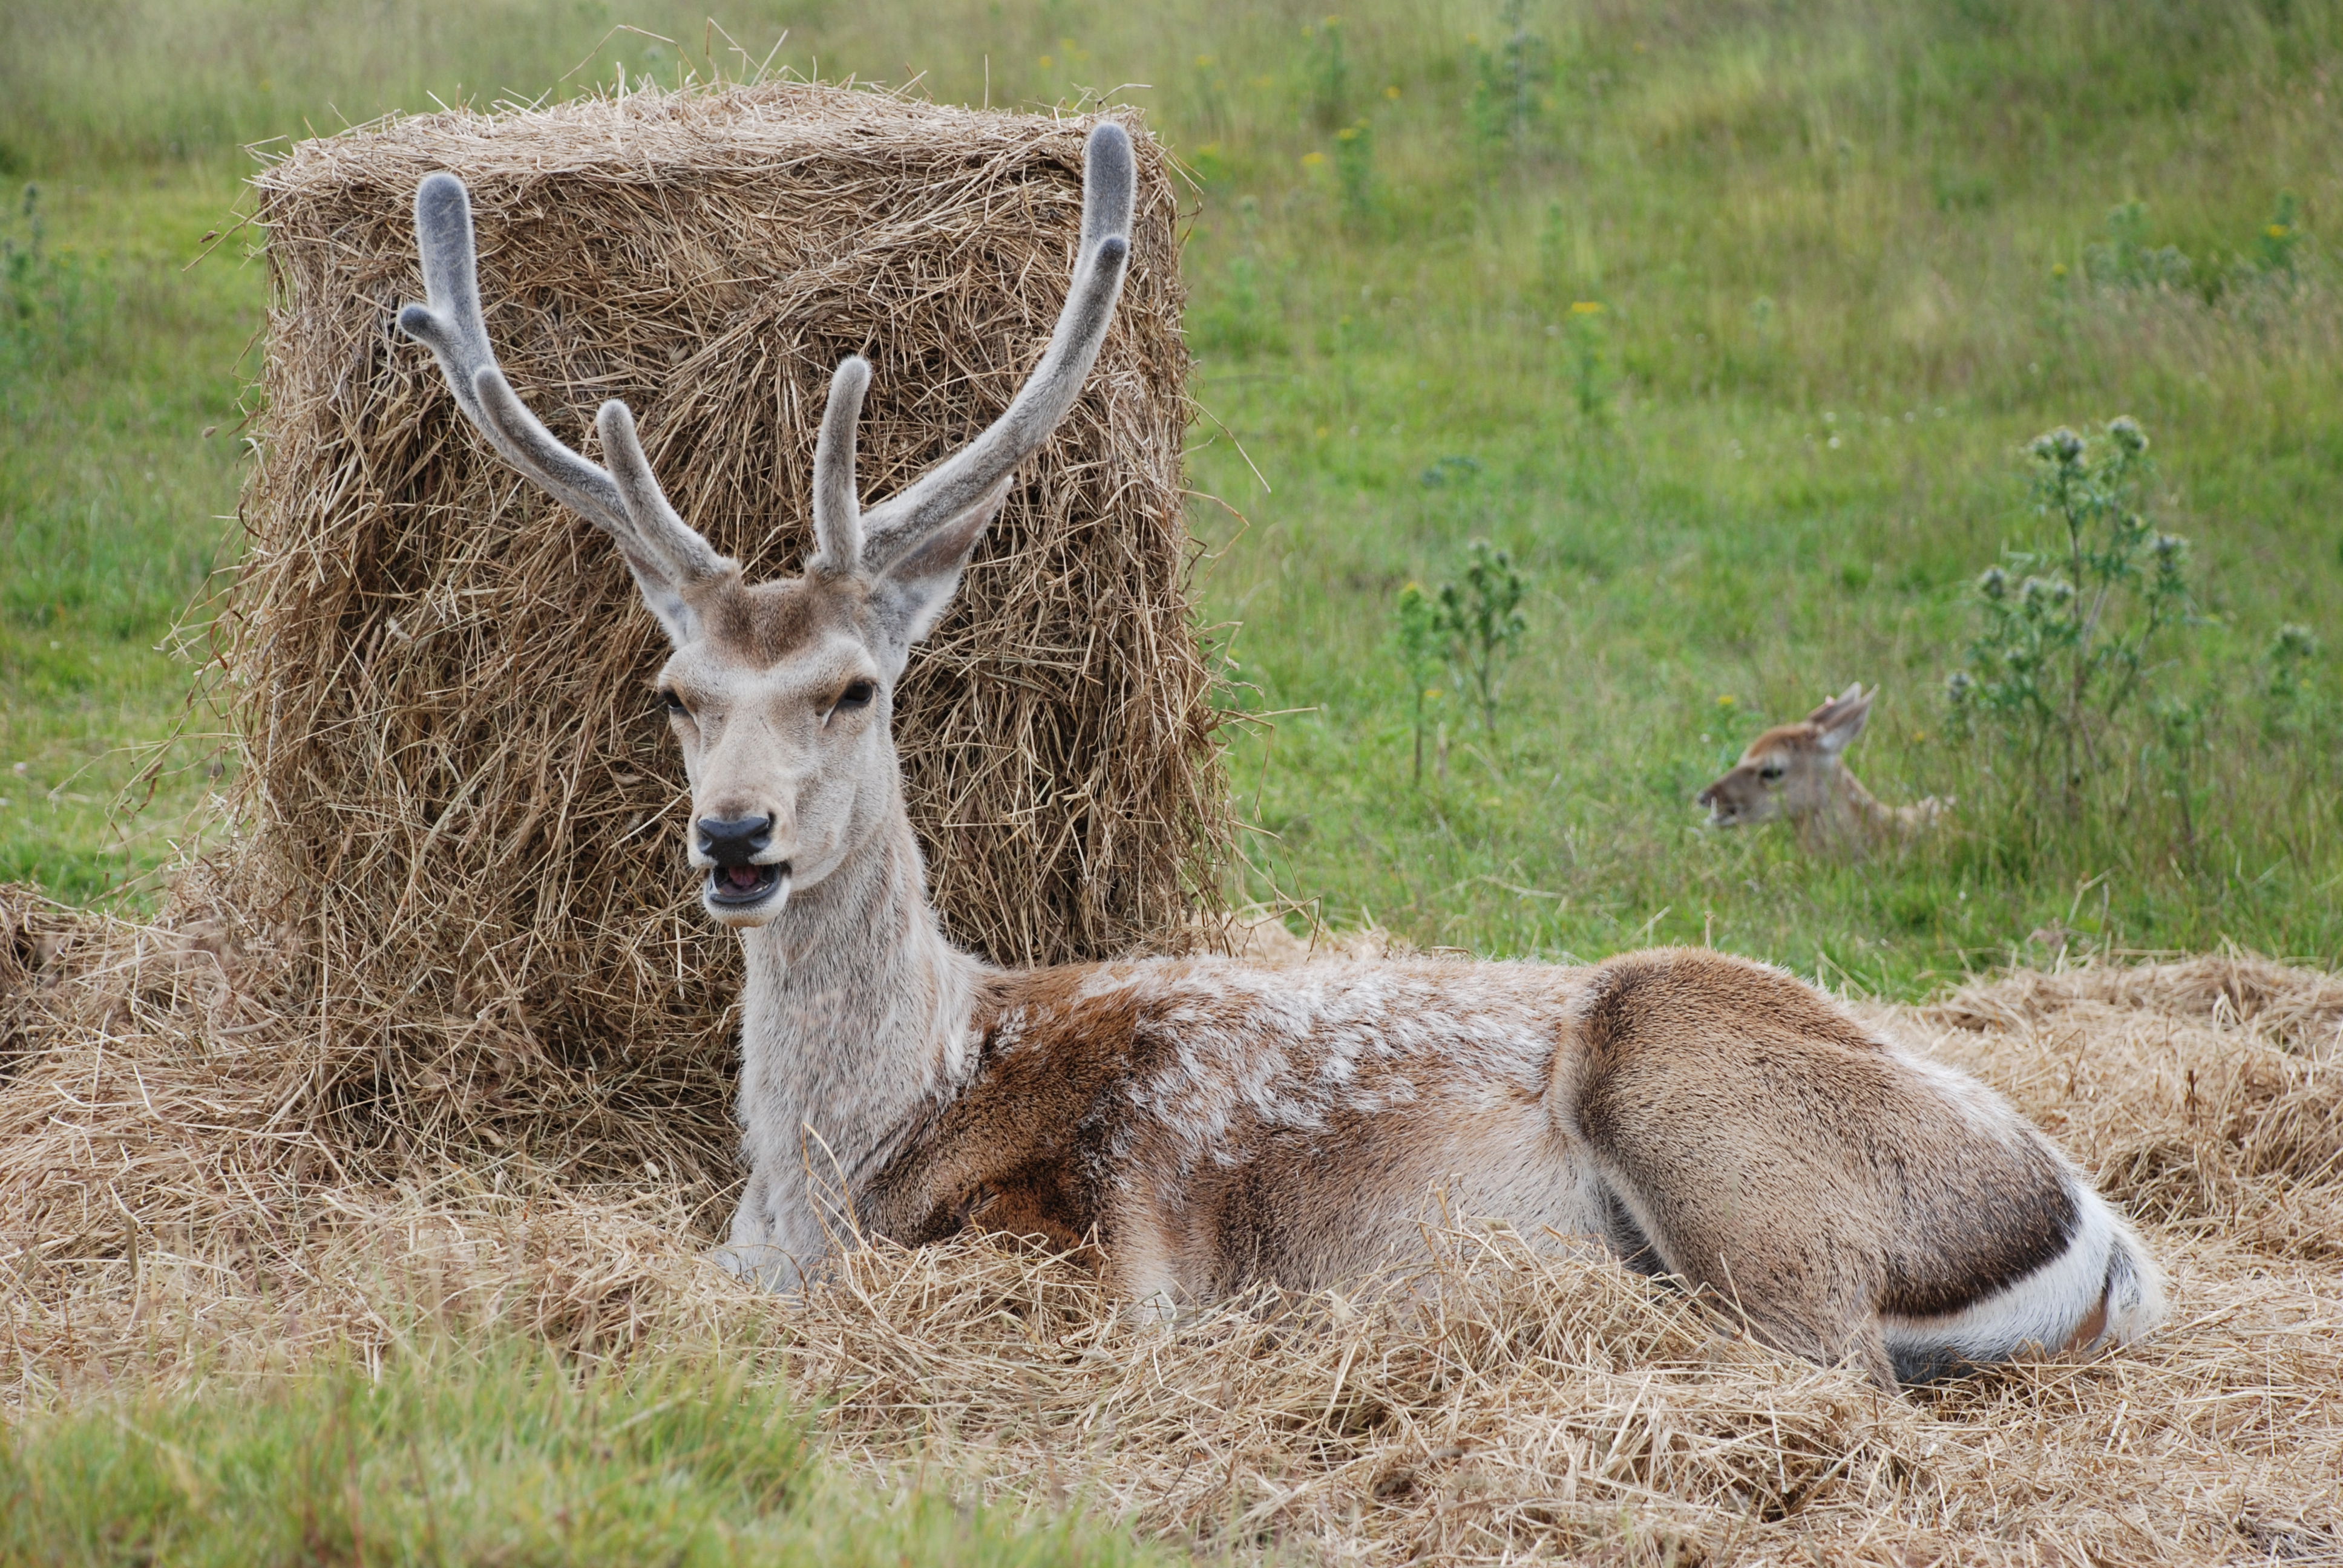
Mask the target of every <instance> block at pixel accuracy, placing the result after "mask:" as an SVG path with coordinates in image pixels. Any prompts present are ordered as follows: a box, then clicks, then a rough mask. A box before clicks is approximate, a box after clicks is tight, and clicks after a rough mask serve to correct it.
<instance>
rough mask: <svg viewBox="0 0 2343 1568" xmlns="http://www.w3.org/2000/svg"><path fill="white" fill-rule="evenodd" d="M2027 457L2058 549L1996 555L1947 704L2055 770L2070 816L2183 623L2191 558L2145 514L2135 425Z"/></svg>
mask: <svg viewBox="0 0 2343 1568" xmlns="http://www.w3.org/2000/svg"><path fill="white" fill-rule="evenodd" d="M2028 451H2029V453H2030V455H2031V457H2032V458H2033V460H2034V464H2035V473H2034V503H2035V509H2036V512H2037V513H2038V514H2039V515H2040V516H2041V517H2043V518H2045V519H2046V520H2047V521H2048V522H2049V523H2051V524H2052V525H2053V529H2054V539H2056V542H2054V543H2053V545H2052V547H2051V548H2047V549H2044V550H2040V551H2017V550H2005V551H2004V552H2003V555H2002V559H2001V562H2000V563H1999V564H1998V565H1996V566H1993V567H1990V568H1987V569H1986V572H1985V573H1984V574H1983V575H1982V576H1981V577H1979V578H1977V584H1976V592H1977V607H1978V610H1979V613H1980V616H1981V618H1982V619H1983V623H1984V624H1983V626H1982V628H1980V630H1979V632H1978V634H1977V637H1976V640H1974V641H1973V642H1971V643H1970V645H1969V649H1968V658H1967V668H1964V669H1962V670H1960V671H1958V672H1956V674H1955V675H1954V676H1953V677H1952V679H1951V682H1950V686H1949V689H1948V694H1949V696H1950V697H1951V699H1952V702H1953V706H1954V708H1955V709H1956V712H1957V713H1959V714H1960V715H1962V716H1963V717H1964V718H1965V719H1972V720H1974V719H1986V720H1989V721H1991V722H1993V723H1994V724H1996V725H1997V726H1998V727H2000V728H2001V729H2003V730H2004V731H2005V733H2006V734H2007V735H2008V736H2009V737H2010V738H2012V739H2015V740H2016V741H2017V742H2018V743H2019V744H2020V747H2021V749H2022V750H2024V751H2025V753H2026V755H2028V756H2029V757H2030V758H2032V759H2034V760H2035V761H2036V764H2037V765H2040V764H2045V763H2048V762H2050V761H2053V760H2055V761H2056V763H2057V764H2058V766H2059V767H2060V769H2061V777H2062V779H2063V784H2064V789H2065V790H2066V794H2067V797H2068V799H2069V801H2070V803H2071V802H2072V800H2073V799H2074V798H2075V791H2076V789H2077V787H2078V786H2079V784H2080V782H2081V779H2082V777H2083V774H2084V772H2085V770H2086V769H2088V768H2090V767H2093V766H2095V765H2096V764H2097V761H2098V760H2099V748H2100V740H2101V738H2102V736H2103V735H2104V733H2105V732H2106V730H2107V728H2108V727H2109V726H2110V725H2112V724H2113V723H2114V722H2115V721H2116V719H2117V716H2118V715H2119V714H2120V713H2121V712H2122V711H2123V710H2124V709H2126V708H2127V706H2128V705H2129V704H2130V703H2131V702H2132V701H2133V700H2134V699H2137V697H2138V696H2139V695H2140V692H2141V690H2142V689H2143V687H2144V686H2146V685H2147V684H2148V683H2149V681H2150V680H2151V679H2152V678H2153V675H2154V673H2155V670H2156V668H2157V667H2156V665H2155V664H2154V663H2153V662H2152V660H2153V658H2154V656H2155V654H2156V653H2157V650H2158V648H2159V646H2160V642H2161V639H2162V638H2163V637H2164V634H2165V633H2166V632H2167V630H2169V629H2170V628H2173V627H2174V626H2175V625H2177V624H2178V623H2179V622H2180V621H2181V620H2182V619H2183V618H2184V617H2185V615H2186V612H2187V608H2188V603H2189V595H2188V588H2187V576H2186V571H2185V568H2186V566H2187V541H2185V540H2183V539H2179V538H2175V537H2174V536H2172V535H2170V534H2167V533H2160V532H2158V531H2157V529H2156V528H2154V527H2153V526H2152V525H2151V524H2150V523H2149V522H2148V520H2147V517H2146V516H2145V515H2144V514H2143V512H2142V510H2141V508H2142V506H2143V505H2144V504H2145V502H2144V498H2145V495H2146V492H2147V485H2148V482H2149V479H2150V477H2152V473H2153V470H2152V468H2151V467H2150V466H2149V463H2148V460H2147V435H2146V433H2145V432H2143V431H2142V430H2141V429H2140V427H2139V426H2138V424H2137V422H2136V421H2134V420H2132V419H2130V418H2128V417H2126V418H2120V419H2117V420H2114V421H2112V422H2111V423H2109V424H2108V426H2107V431H2106V434H2105V435H2104V437H2102V438H2101V439H2100V440H2098V441H2097V442H2096V443H2095V442H2091V441H2087V440H2086V439H2085V438H2084V437H2081V436H2079V435H2077V434H2076V433H2075V432H2074V431H2072V430H2069V429H2066V428H2063V427H2062V428H2059V429H2056V430H2052V431H2050V432H2049V433H2047V434H2046V435H2043V436H2039V437H2036V438H2035V440H2034V442H2033V444H2032V446H2031V447H2029V448H2028ZM2057 536H2063V539H2057V538H2056V537H2057Z"/></svg>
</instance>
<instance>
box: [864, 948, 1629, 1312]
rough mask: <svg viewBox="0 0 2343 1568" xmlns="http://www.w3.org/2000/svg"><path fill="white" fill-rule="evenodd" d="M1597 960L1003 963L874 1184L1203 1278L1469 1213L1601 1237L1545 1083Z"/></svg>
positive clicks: (901, 1216)
mask: <svg viewBox="0 0 2343 1568" xmlns="http://www.w3.org/2000/svg"><path fill="white" fill-rule="evenodd" d="M1586 974H1587V971H1586V970H1576V969H1562V968H1556V967H1554V966H1549V965H1542V964H1528V963H1480V964H1459V963H1447V962H1440V961H1434V960H1424V961H1416V962H1393V961H1388V960H1386V961H1381V962H1372V963H1358V964H1353V963H1316V964H1309V965H1305V966H1302V967H1300V968H1297V969H1285V970H1262V969H1256V968H1252V967H1250V966H1248V965H1245V964H1242V963H1240V962H1237V961H1234V960H1212V959H1203V960H1139V961H1133V962H1127V963H1112V964H1097V965H1071V966H1065V967H1061V968H1057V969H1049V970H1031V971H1025V972H1020V973H1011V974H1003V975H1000V976H997V977H994V978H993V979H992V980H991V981H990V984H989V987H988V991H987V994H986V995H985V997H984V998H983V999H982V1000H981V1001H980V1004H979V1009H978V1012H977V1016H976V1020H975V1030H976V1032H977V1033H978V1035H979V1040H980V1043H979V1045H978V1048H977V1050H976V1053H975V1056H976V1060H975V1064H974V1068H973V1073H972V1078H971V1081H970V1082H969V1084H968V1086H967V1087H966V1088H965V1089H964V1090H963V1091H961V1092H960V1094H959V1095H958V1096H957V1097H956V1098H954V1099H953V1100H951V1101H950V1102H949V1103H947V1104H945V1105H943V1106H942V1107H940V1109H938V1110H936V1111H933V1112H931V1113H930V1116H929V1117H928V1119H927V1120H926V1121H925V1123H924V1124H923V1126H922V1127H920V1129H917V1130H914V1131H911V1133H910V1136H908V1137H907V1138H906V1139H905V1140H904V1141H902V1143H901V1144H900V1145H899V1146H900V1147H901V1148H903V1149H904V1150H905V1152H904V1153H903V1154H901V1155H900V1156H899V1157H898V1158H897V1159H895V1160H894V1161H891V1162H890V1163H889V1164H888V1165H887V1166H886V1167H885V1168H884V1169H883V1170H882V1171H880V1174H879V1175H878V1177H877V1178H876V1179H875V1180H874V1181H872V1182H871V1183H870V1187H869V1188H868V1190H867V1191H866V1192H865V1194H864V1197H863V1204H862V1207H863V1211H864V1216H865V1220H866V1222H867V1223H869V1224H870V1226H871V1227H872V1228H873V1229H875V1230H877V1231H880V1232H881V1233H884V1234H888V1235H891V1236H893V1237H895V1238H896V1239H898V1240H900V1241H907V1242H914V1243H916V1242H920V1241H930V1240H935V1239H939V1238H940V1237H942V1236H944V1235H948V1234H950V1233H952V1232H953V1231H958V1230H960V1228H962V1227H963V1226H966V1225H969V1224H971V1223H974V1224H978V1225H981V1226H982V1227H983V1228H985V1229H987V1230H993V1231H1009V1232H1015V1233H1022V1234H1039V1235H1042V1236H1045V1237H1048V1238H1049V1239H1050V1240H1051V1241H1053V1242H1055V1243H1057V1244H1058V1245H1061V1246H1063V1247H1068V1248H1072V1247H1076V1246H1079V1245H1081V1244H1083V1243H1085V1242H1087V1241H1091V1240H1093V1239H1095V1240H1096V1241H1098V1242H1100V1243H1101V1244H1102V1245H1103V1246H1104V1248H1105V1250H1106V1251H1107V1252H1108V1253H1109V1254H1110V1255H1112V1254H1115V1253H1116V1252H1117V1251H1118V1250H1121V1251H1142V1252H1147V1253H1150V1254H1155V1253H1161V1254H1163V1257H1162V1263H1163V1266H1164V1267H1165V1268H1166V1269H1168V1270H1169V1271H1170V1274H1171V1275H1172V1284H1173V1285H1174V1286H1175V1287H1176V1288H1177V1289H1178V1290H1179V1291H1180V1292H1183V1293H1199V1294H1208V1293H1216V1292H1220V1291H1223V1290H1228V1289H1232V1288H1235V1287H1237V1286H1239V1285H1241V1284H1242V1283H1244V1282H1247V1281H1249V1280H1251V1279H1253V1278H1272V1279H1276V1280H1278V1281H1280V1282H1285V1283H1289V1284H1312V1283H1321V1282H1330V1281H1332V1280H1333V1279H1337V1278H1340V1277H1342V1276H1343V1275H1345V1274H1349V1273H1354V1272H1357V1271H1362V1270H1364V1269H1368V1268H1372V1267H1373V1266H1374V1265H1375V1264H1376V1263H1377V1262H1379V1261H1382V1259H1383V1257H1384V1256H1385V1255H1386V1254H1387V1253H1388V1252H1389V1251H1391V1250H1392V1248H1393V1245H1394V1244H1403V1242H1404V1241H1405V1240H1406V1239H1407V1238H1408V1237H1409V1236H1412V1235H1413V1234H1414V1233H1415V1232H1416V1228H1417V1226H1418V1224H1419V1222H1420V1221H1421V1220H1422V1218H1423V1216H1424V1214H1425V1213H1426V1211H1427V1203H1428V1200H1429V1199H1430V1198H1431V1196H1432V1194H1433V1192H1434V1191H1438V1192H1440V1193H1441V1194H1442V1195H1443V1196H1444V1197H1445V1199H1446V1200H1447V1201H1448V1202H1449V1204H1450V1205H1451V1206H1452V1208H1453V1209H1455V1210H1457V1211H1462V1212H1466V1213H1483V1214H1485V1213H1499V1212H1504V1213H1518V1212H1523V1211H1529V1212H1533V1213H1541V1214H1551V1215H1552V1219H1553V1221H1554V1223H1556V1225H1557V1227H1558V1228H1560V1229H1563V1230H1564V1231H1580V1232H1590V1233H1591V1232H1592V1231H1594V1229H1595V1228H1596V1226H1597V1225H1598V1224H1599V1211H1598V1210H1597V1209H1596V1208H1595V1207H1594V1205H1595V1203H1596V1201H1597V1199H1596V1197H1595V1194H1594V1191H1593V1190H1592V1189H1589V1188H1587V1187H1586V1183H1585V1181H1584V1174H1585V1173H1584V1172H1583V1171H1580V1170H1578V1169H1577V1162H1575V1161H1573V1160H1572V1159H1571V1158H1570V1156H1569V1154H1568V1151H1567V1149H1566V1148H1565V1147H1564V1138H1563V1136H1562V1135H1561V1134H1560V1133H1559V1132H1558V1131H1557V1130H1556V1129H1555V1128H1554V1124H1553V1121H1552V1119H1551V1117H1550V1115H1549V1114H1548V1111H1547V1109H1546V1104H1545V1097H1546V1093H1547V1088H1548V1085H1549V1083H1550V1081H1551V1080H1552V1076H1553V1069H1554V1056H1555V1052H1556V1050H1557V1048H1558V1045H1559V1043H1560V1042H1561V1041H1562V1040H1564V1038H1565V1037H1566V1036H1567V1033H1568V1030H1569V1029H1570V1024H1569V1020H1568V1016H1567V1015H1568V1009H1569V1004H1570V1001H1571V1000H1572V999H1573V997H1574V996H1575V995H1576V994H1577V992H1578V991H1579V990H1580V989H1582V988H1583V986H1584V982H1585V977H1586Z"/></svg>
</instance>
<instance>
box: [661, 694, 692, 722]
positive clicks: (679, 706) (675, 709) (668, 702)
mask: <svg viewBox="0 0 2343 1568" xmlns="http://www.w3.org/2000/svg"><path fill="white" fill-rule="evenodd" d="M659 701H660V703H661V704H663V705H664V706H665V707H666V709H667V710H668V711H669V713H671V714H673V715H675V717H677V718H678V719H689V718H690V717H691V709H689V708H686V707H685V706H684V705H683V699H682V698H680V697H678V696H677V695H676V694H675V693H674V692H672V691H661V692H660V693H659Z"/></svg>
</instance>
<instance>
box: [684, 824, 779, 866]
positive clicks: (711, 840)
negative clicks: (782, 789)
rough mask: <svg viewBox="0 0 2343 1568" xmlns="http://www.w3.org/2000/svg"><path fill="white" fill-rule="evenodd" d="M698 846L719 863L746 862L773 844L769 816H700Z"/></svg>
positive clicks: (743, 863) (738, 864)
mask: <svg viewBox="0 0 2343 1568" xmlns="http://www.w3.org/2000/svg"><path fill="white" fill-rule="evenodd" d="M772 847H773V819H771V818H770V817H702V818H701V819H699V848H700V850H701V852H702V853H704V854H706V855H707V857H708V858H709V859H711V860H713V861H715V862H716V863H717V864H718V865H719V866H745V865H748V864H749V862H750V861H752V860H754V859H756V858H757V857H758V856H759V855H761V854H763V853H764V852H765V851H766V850H767V849H771V848H772Z"/></svg>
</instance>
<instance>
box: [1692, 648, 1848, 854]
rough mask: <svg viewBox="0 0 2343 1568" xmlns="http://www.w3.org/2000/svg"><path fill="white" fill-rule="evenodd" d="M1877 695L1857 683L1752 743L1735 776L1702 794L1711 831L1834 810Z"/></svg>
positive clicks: (1719, 782) (1723, 780) (1700, 795)
mask: <svg viewBox="0 0 2343 1568" xmlns="http://www.w3.org/2000/svg"><path fill="white" fill-rule="evenodd" d="M1878 695H1879V694H1878V692H1876V691H1865V690H1864V689H1863V682H1861V681H1859V680H1858V681H1856V682H1855V684H1854V685H1852V686H1850V687H1848V688H1847V689H1845V691H1842V692H1840V693H1839V694H1838V695H1837V696H1836V697H1834V698H1832V699H1830V700H1829V701H1828V702H1825V703H1824V704H1823V705H1822V706H1821V707H1820V708H1817V709H1815V710H1814V711H1813V712H1812V713H1809V714H1807V715H1806V717H1805V719H1803V720H1801V721H1800V722H1798V723H1796V724H1777V725H1775V727H1774V728H1773V729H1768V730H1767V731H1765V734H1763V735H1760V736H1759V737H1758V738H1757V739H1755V740H1753V741H1751V742H1750V743H1749V749H1747V750H1745V751H1744V752H1743V753H1742V754H1741V760H1740V761H1739V762H1738V763H1736V764H1735V766H1734V769H1733V770H1732V771H1731V772H1729V773H1727V774H1726V775H1725V777H1724V778H1722V779H1718V780H1717V781H1716V782H1715V783H1714V784H1712V785H1710V786H1709V787H1708V788H1707V789H1704V790H1702V791H1701V792H1700V794H1699V796H1698V798H1697V799H1698V801H1699V803H1700V804H1701V805H1703V806H1705V807H1707V808H1708V825H1709V826H1710V827H1712V828H1738V827H1742V826H1744V825H1745V824H1749V823H1754V822H1770V821H1772V820H1773V819H1775V818H1776V817H1782V818H1787V819H1791V820H1794V821H1795V819H1799V818H1801V817H1812V816H1815V815H1816V814H1818V813H1820V812H1823V811H1825V810H1827V809H1830V807H1831V804H1832V802H1833V801H1834V800H1835V799H1836V798H1837V795H1838V791H1839V788H1840V778H1841V772H1840V769H1841V765H1842V763H1843V761H1844V759H1845V755H1846V749H1847V748H1848V747H1850V746H1852V745H1854V744H1855V737H1856V736H1858V735H1861V734H1862V733H1863V727H1864V724H1865V722H1866V721H1867V720H1868V719H1870V718H1871V699H1873V698H1875V697H1876V696H1878Z"/></svg>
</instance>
